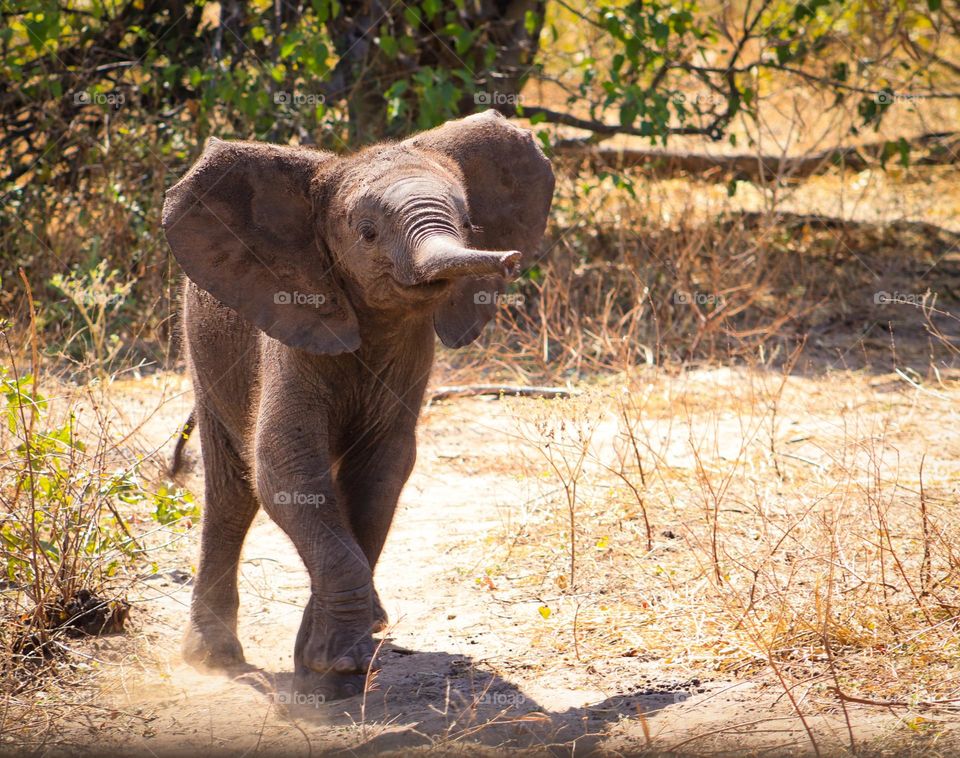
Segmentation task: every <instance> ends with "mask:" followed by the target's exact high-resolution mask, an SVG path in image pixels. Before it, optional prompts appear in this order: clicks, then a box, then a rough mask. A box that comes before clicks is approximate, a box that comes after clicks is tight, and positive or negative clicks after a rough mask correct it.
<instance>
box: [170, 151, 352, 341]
mask: <svg viewBox="0 0 960 758" xmlns="http://www.w3.org/2000/svg"><path fill="white" fill-rule="evenodd" d="M331 160H336V158H335V157H334V156H333V154H331V153H323V152H319V151H315V150H309V149H303V148H291V147H280V146H277V145H267V144H263V143H257V142H223V141H221V140H216V139H212V140H210V142H209V143H208V144H207V147H206V149H205V150H204V152H203V155H202V156H201V157H200V160H198V161H197V163H196V164H195V165H194V166H193V168H192V169H191V170H190V172H189V173H188V174H187V175H186V176H185V177H183V179H181V180H180V181H179V182H178V183H177V184H176V185H175V186H174V187H172V188H171V189H170V190H169V191H168V192H167V198H166V202H165V203H164V205H163V228H164V231H165V232H166V235H167V240H168V242H169V243H170V248H171V249H172V250H173V254H174V256H175V257H176V259H177V261H179V263H180V265H181V267H182V268H183V270H184V272H185V273H186V275H187V276H188V277H189V278H190V279H191V280H192V281H193V282H194V283H195V284H196V285H197V286H199V287H201V288H202V289H205V290H206V291H207V292H209V293H210V294H211V295H213V296H214V297H215V298H217V299H218V300H219V301H220V302H222V303H223V304H224V305H227V306H229V307H231V308H233V309H234V310H235V311H237V313H239V314H240V315H241V316H243V317H244V318H246V319H247V320H248V321H250V322H251V323H253V324H254V325H255V326H257V327H259V328H260V329H262V330H263V331H264V332H266V333H267V334H269V335H270V336H271V337H274V338H276V339H278V340H280V341H281V342H283V343H285V344H287V345H290V346H292V347H297V348H301V349H303V350H307V351H309V352H312V353H327V354H331V355H333V354H336V353H343V352H348V351H353V350H356V349H357V348H358V347H359V346H360V335H359V329H358V326H357V316H356V314H355V313H354V311H353V308H352V306H351V305H350V303H349V302H348V300H347V297H346V295H345V293H344V291H343V290H342V289H341V287H340V285H339V284H338V282H337V279H336V276H335V273H334V271H333V267H332V263H331V258H330V255H329V253H328V252H327V251H326V250H325V248H324V246H323V243H322V242H321V241H320V240H318V239H317V236H316V231H315V229H316V227H315V221H314V209H313V203H312V201H311V193H310V183H311V180H312V179H313V178H314V177H315V176H316V175H317V172H318V171H319V170H320V168H321V167H322V166H323V165H324V164H325V163H326V162H327V161H331Z"/></svg>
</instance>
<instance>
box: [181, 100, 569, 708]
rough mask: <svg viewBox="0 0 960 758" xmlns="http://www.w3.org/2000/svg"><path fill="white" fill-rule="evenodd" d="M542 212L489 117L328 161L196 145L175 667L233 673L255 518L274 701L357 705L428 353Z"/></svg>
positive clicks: (488, 304) (528, 241)
mask: <svg viewBox="0 0 960 758" xmlns="http://www.w3.org/2000/svg"><path fill="white" fill-rule="evenodd" d="M552 193H553V173H552V171H551V169H550V165H549V162H548V161H547V160H546V158H544V156H543V154H542V153H541V152H540V150H539V148H538V147H537V146H536V145H535V143H534V142H533V140H532V137H531V135H530V134H529V133H528V132H527V131H525V130H522V129H518V128H517V127H515V126H513V125H512V124H510V123H509V122H508V121H506V120H505V119H504V118H503V117H502V116H500V115H499V114H496V113H494V112H493V111H488V112H487V113H485V114H481V115H477V116H472V117H469V118H467V119H463V120H461V121H455V122H450V123H447V124H444V125H443V126H441V127H438V128H437V129H434V130H432V131H429V132H425V133H423V134H420V135H418V136H416V137H413V138H411V139H409V140H407V141H405V142H400V143H397V144H392V145H383V146H377V147H373V148H369V149H367V150H364V151H363V152H360V153H358V154H356V155H354V156H352V157H348V158H341V157H337V156H335V155H333V154H331V153H324V152H319V151H313V150H308V149H302V148H300V149H298V148H287V147H278V146H274V145H266V144H261V143H249V142H247V143H244V142H221V141H218V140H211V142H210V144H209V145H208V146H207V148H206V150H205V152H204V154H203V156H202V157H201V158H200V160H199V161H198V162H197V164H196V165H195V166H194V167H193V168H192V169H191V171H190V172H189V173H188V174H187V175H186V176H185V177H184V178H183V179H182V180H181V181H180V182H179V183H178V184H177V185H176V186H175V187H173V188H172V189H171V190H170V191H169V192H168V195H167V200H166V204H165V206H164V217H163V225H164V229H165V231H166V236H167V239H168V241H169V243H170V246H171V249H172V250H173V253H174V255H175V256H176V258H177V260H178V261H179V263H180V265H181V266H182V267H183V270H184V272H185V273H186V275H187V277H188V280H189V281H188V282H187V283H186V285H185V290H184V314H183V316H184V321H183V326H184V338H185V339H184V342H185V344H186V348H187V354H188V361H189V366H190V371H191V374H192V378H193V383H194V389H195V392H196V423H197V428H198V429H199V436H200V441H201V447H202V451H203V463H204V470H205V475H206V492H205V503H204V514H203V525H202V537H201V554H200V563H199V568H198V572H197V577H196V586H195V588H194V592H193V599H192V605H191V609H190V622H189V627H188V630H187V634H186V639H185V641H184V645H183V651H184V656H185V657H186V659H187V660H188V661H189V662H191V663H192V664H194V665H197V666H203V667H209V668H214V669H227V670H229V669H231V668H234V667H236V666H239V665H241V664H243V651H242V649H241V646H240V642H239V640H238V638H237V633H236V628H237V606H238V602H239V599H238V593H237V564H238V560H239V556H240V549H241V546H242V543H243V540H244V536H245V535H246V533H247V530H248V528H249V527H250V523H251V521H252V520H253V517H254V515H255V513H256V511H257V508H258V506H259V505H262V506H263V507H264V508H265V509H266V511H267V512H268V514H269V515H270V516H271V518H273V520H274V521H275V522H276V523H277V524H278V525H279V526H280V527H281V528H282V529H283V530H284V531H285V532H286V533H287V535H288V536H289V537H290V539H291V541H292V542H293V544H294V545H295V546H296V549H297V551H298V552H299V554H300V557H301V559H302V560H303V562H304V564H305V566H306V568H307V571H308V573H309V576H310V588H311V595H310V600H309V602H308V604H307V607H306V609H305V610H304V614H303V621H302V624H301V626H300V631H299V634H298V635H297V640H296V645H295V648H294V665H295V672H294V676H295V679H294V681H295V688H296V690H297V691H299V692H305V693H312V694H322V695H323V696H324V697H327V698H333V697H342V696H349V695H352V694H356V693H359V692H360V691H361V689H362V686H363V681H364V676H365V673H366V672H367V670H368V668H369V666H370V664H371V658H372V655H373V651H374V643H373V639H372V637H371V633H372V632H373V631H376V630H379V629H382V628H383V627H384V625H385V624H386V614H385V613H384V611H383V608H382V606H381V605H380V601H379V598H378V597H377V594H376V591H375V590H374V587H373V571H374V568H375V567H376V564H377V559H378V558H379V556H380V551H381V549H382V547H383V544H384V540H385V539H386V536H387V531H388V529H389V527H390V522H391V520H392V518H393V513H394V509H395V507H396V504H397V498H398V497H399V494H400V490H401V488H402V487H403V485H404V482H406V480H407V477H408V476H409V475H410V472H411V469H412V468H413V464H414V459H415V457H416V441H415V426H416V421H417V416H418V414H419V409H420V404H421V401H422V399H423V393H424V388H425V386H426V382H427V377H428V374H429V372H430V367H431V363H432V360H433V346H434V334H437V335H439V336H440V338H441V340H442V341H443V342H444V343H445V344H447V345H450V346H453V347H460V346H462V345H465V344H468V343H469V342H471V341H472V340H474V339H475V338H476V337H477V336H478V335H479V333H480V331H481V330H482V329H483V326H484V324H485V323H486V322H487V321H488V320H489V319H490V317H491V316H492V315H493V313H494V311H495V308H496V305H495V303H493V302H492V301H493V300H494V299H495V293H497V292H499V291H502V289H503V287H504V284H505V280H506V279H507V278H509V277H510V276H513V275H515V273H516V272H517V271H518V270H519V267H520V265H521V263H522V260H523V259H524V258H525V259H526V260H527V261H531V260H532V257H533V255H534V254H535V253H536V250H537V247H538V245H539V243H540V239H541V236H542V234H543V229H544V225H545V222H546V215H547V211H548V209H549V206H550V198H551V195H552ZM478 293H479V294H478Z"/></svg>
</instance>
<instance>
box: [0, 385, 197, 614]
mask: <svg viewBox="0 0 960 758" xmlns="http://www.w3.org/2000/svg"><path fill="white" fill-rule="evenodd" d="M0 392H2V395H3V402H4V406H3V414H4V418H5V421H6V425H5V431H6V432H7V434H4V436H3V439H4V442H5V448H6V449H5V458H6V460H5V465H4V466H3V472H4V474H3V476H2V478H0V504H2V506H3V518H2V521H0V572H2V574H3V576H4V578H5V580H6V581H7V582H9V584H10V586H11V587H12V588H14V589H15V590H17V591H19V592H22V593H24V594H25V595H26V596H27V597H28V598H29V599H30V601H31V603H32V605H33V608H34V609H37V608H41V607H49V605H50V604H51V603H60V604H61V605H62V604H63V603H65V602H68V601H69V600H70V599H71V598H73V597H74V596H75V595H76V593H77V592H78V591H79V590H81V589H87V590H98V589H99V588H100V586H101V585H102V584H103V583H104V582H106V581H108V580H109V579H110V578H112V577H114V575H116V574H117V572H118V571H119V570H120V569H121V568H122V567H123V566H124V565H125V564H126V563H127V562H129V561H130V560H131V559H132V558H133V557H134V556H135V555H137V554H138V553H139V551H140V549H141V546H140V545H139V543H138V542H137V540H136V539H135V538H134V537H133V535H132V534H131V533H130V531H129V529H128V526H127V524H126V522H125V520H124V519H123V518H122V516H121V514H120V511H119V506H120V504H126V505H132V506H140V505H141V504H150V505H152V506H153V508H154V514H153V515H154V518H155V519H156V520H157V521H158V522H160V523H161V524H170V523H173V522H174V521H177V520H179V519H185V518H189V517H196V515H197V510H196V504H195V502H194V498H193V496H192V495H191V494H190V493H189V492H186V491H185V490H182V489H168V488H164V487H160V488H159V489H157V490H155V491H152V490H151V489H149V488H147V487H146V486H145V485H144V484H143V482H142V481H141V480H140V477H139V473H138V465H136V464H135V465H132V466H129V467H126V468H124V467H119V468H111V467H110V466H108V464H107V460H108V455H107V453H108V451H107V449H106V446H105V445H106V443H105V441H104V439H103V437H102V436H101V438H100V439H99V440H98V442H97V444H96V445H94V446H92V447H89V446H88V445H87V444H86V443H85V442H84V441H83V440H82V439H81V438H80V434H79V428H78V426H79V425H78V421H77V418H76V416H75V415H74V414H73V413H72V412H71V413H69V414H68V415H67V417H66V419H65V420H64V421H62V422H60V423H53V424H51V423H49V422H48V411H49V408H48V400H47V399H46V398H45V397H43V396H42V395H40V394H38V393H37V392H36V391H35V389H34V388H33V377H32V376H29V375H27V376H21V377H19V378H18V377H16V375H15V374H14V373H13V372H12V371H11V370H9V369H7V368H4V367H0ZM14 600H15V597H14V596H12V595H8V596H6V597H5V601H4V602H5V603H10V602H13V601H14ZM21 610H23V608H22V607H21ZM27 611H28V612H29V611H30V609H29V608H28V609H27Z"/></svg>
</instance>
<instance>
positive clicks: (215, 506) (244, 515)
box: [183, 403, 257, 669]
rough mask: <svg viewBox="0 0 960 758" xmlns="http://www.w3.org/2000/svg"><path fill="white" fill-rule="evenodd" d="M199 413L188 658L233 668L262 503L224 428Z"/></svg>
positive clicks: (240, 652)
mask: <svg viewBox="0 0 960 758" xmlns="http://www.w3.org/2000/svg"><path fill="white" fill-rule="evenodd" d="M197 413H198V418H197V421H198V426H199V429H200V444H201V448H202V450H203V469H204V476H205V481H204V493H205V494H204V504H203V518H202V526H201V537H200V563H199V566H198V568H197V577H196V584H195V586H194V589H193V597H192V599H191V604H190V624H189V626H188V628H187V634H186V637H185V639H184V641H183V657H184V659H186V661H187V662H188V663H190V664H192V665H194V666H198V667H204V668H212V669H229V668H233V667H236V666H239V665H241V664H243V662H244V659H243V648H242V647H241V646H240V641H239V640H238V639H237V609H238V607H239V605H240V596H239V592H238V589H237V569H238V565H239V562H240V551H241V549H242V547H243V540H244V537H245V536H246V534H247V530H248V529H249V528H250V523H251V522H252V521H253V517H254V516H255V515H256V512H257V500H256V498H255V497H254V495H253V492H252V490H251V489H250V482H249V478H248V472H247V468H246V466H245V465H244V464H243V462H242V460H241V459H240V456H239V455H238V454H237V452H236V450H235V448H234V445H233V444H232V443H231V441H230V438H229V436H228V434H227V432H226V430H225V429H224V428H223V426H222V424H220V422H219V421H217V419H216V418H215V417H214V416H213V415H212V414H211V412H210V411H209V409H205V408H204V407H203V405H202V403H198V404H197Z"/></svg>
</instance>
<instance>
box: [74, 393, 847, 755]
mask: <svg viewBox="0 0 960 758" xmlns="http://www.w3.org/2000/svg"><path fill="white" fill-rule="evenodd" d="M158 381H167V382H169V385H168V386H167V387H166V388H165V394H166V395H167V396H170V395H171V394H174V395H175V394H176V392H177V391H178V390H184V389H186V385H184V383H183V380H182V379H181V378H179V377H167V378H166V379H165V380H164V379H157V378H154V379H151V380H149V381H148V380H141V381H140V382H131V383H129V386H126V387H122V388H120V389H119V390H118V397H120V398H121V400H120V402H119V405H120V407H122V408H123V409H124V415H125V416H126V423H129V424H134V425H142V431H141V439H140V440H139V443H140V445H141V446H142V448H143V449H144V450H150V449H154V448H156V447H162V446H164V445H165V444H166V441H167V440H168V439H169V437H170V434H171V430H175V429H176V427H177V424H178V423H179V421H181V420H182V418H184V417H185V415H186V411H187V410H188V408H189V406H190V398H189V393H188V392H185V393H184V394H182V395H181V396H179V397H175V399H173V400H171V401H168V402H165V403H164V404H163V405H162V406H161V408H160V410H159V411H156V410H155V409H156V396H157V382H158ZM171 387H172V390H171ZM523 402H536V401H523V400H519V399H518V400H504V401H496V400H485V399H460V400H455V401H451V402H449V403H445V404H441V405H438V406H434V407H431V408H428V409H426V411H425V413H424V417H423V420H422V424H421V430H420V447H419V458H418V463H417V466H416V469H415V472H414V474H413V476H412V478H411V480H410V482H409V483H408V485H407V487H406V489H405V490H404V493H403V496H402V498H401V505H400V509H399V512H398V514H397V517H396V519H395V522H394V527H393V530H392V532H391V534H390V538H389V540H388V543H387V546H386V549H385V551H384V554H383V557H382V559H381V563H380V565H379V566H378V568H377V576H376V580H377V585H378V588H379V591H380V595H381V597H382V598H383V601H384V603H385V605H386V608H387V610H388V612H389V613H390V616H391V620H392V622H393V626H392V628H391V629H390V630H389V632H388V633H387V635H386V638H387V641H386V642H385V643H384V645H383V647H382V649H381V652H380V656H379V662H380V665H381V671H380V673H379V674H378V676H377V679H376V684H375V687H374V688H373V689H372V690H371V691H370V692H369V693H368V695H367V696H366V698H365V699H361V698H353V699H350V700H343V701H336V702H331V703H325V704H315V703H290V702H289V700H290V697H289V686H290V672H291V669H292V652H293V642H294V638H295V636H296V631H297V628H298V626H299V623H300V615H301V609H302V607H303V603H304V601H305V600H306V597H307V590H306V587H307V582H306V575H305V572H304V571H303V569H302V567H301V564H300V561H299V559H298V557H297V556H296V554H295V552H294V550H293V548H292V546H291V544H290V543H289V541H288V540H287V538H286V536H285V535H283V534H282V533H281V532H280V531H279V529H277V528H276V527H275V526H274V525H273V524H272V522H270V521H269V519H268V518H267V517H266V516H265V515H264V514H263V513H261V514H260V515H259V516H258V517H257V520H256V522H255V524H254V527H253V529H252V530H251V533H250V535H249V537H248V540H247V543H246V547H245V550H244V555H243V561H242V565H241V583H240V590H241V607H240V630H239V634H240V639H241V641H242V643H243V645H244V649H245V652H246V656H247V660H248V662H249V663H251V664H253V665H254V666H256V667H257V669H258V670H257V671H256V672H254V673H251V674H248V675H245V676H243V677H241V678H240V679H237V680H233V681H231V680H230V679H228V678H226V677H219V676H209V675H203V674H200V673H197V672H195V671H194V670H193V669H191V668H190V667H188V666H186V665H185V664H184V663H183V662H182V661H181V660H180V657H179V642H180V636H181V631H182V628H183V623H184V619H185V614H186V609H187V607H188V604H189V597H190V591H191V586H190V585H191V580H190V578H189V577H190V572H191V570H192V568H191V567H192V565H193V564H194V562H195V557H196V545H197V539H198V537H199V530H198V529H192V530H189V531H188V532H187V534H186V535H185V536H184V537H183V538H182V539H180V540H178V541H176V542H175V543H174V544H173V545H172V546H171V547H169V548H167V549H166V550H165V551H161V553H160V554H159V556H158V559H157V560H158V564H159V566H158V571H159V575H158V576H156V577H153V578H151V579H149V580H146V581H144V582H142V583H141V584H140V585H139V586H138V589H137V591H136V594H135V595H134V596H133V597H132V600H133V601H134V613H133V616H132V626H133V628H134V634H133V635H130V636H125V637H120V638H114V639H112V640H102V641H100V642H98V643H96V644H97V649H98V650H100V651H103V650H107V649H109V650H112V651H113V655H114V657H115V658H116V659H117V660H118V661H119V663H118V664H115V665H114V666H113V667H112V668H111V669H110V673H109V674H108V675H106V676H105V677H104V680H103V681H104V684H103V698H104V703H105V711H108V712H111V711H119V712H120V713H122V714H124V717H123V718H117V717H116V716H111V717H110V719H109V720H105V721H104V722H103V723H100V724H98V725H97V726H96V734H97V737H96V743H95V744H89V742H88V740H84V739H82V738H80V739H78V740H77V741H78V742H79V743H80V744H83V745H84V746H85V747H86V748H87V750H89V751H91V752H102V751H109V752H122V753H125V754H136V755H169V754H183V755H191V756H192V755H198V754H211V753H214V754H219V753H224V754H232V755H245V754H257V753H265V754H275V753H283V754H289V753H294V754H301V755H309V754H314V753H324V752H327V751H330V750H334V749H338V750H344V751H345V752H348V753H350V754H354V753H356V754H361V753H370V752H381V751H384V750H388V749H391V748H393V749H402V750H403V751H404V752H407V751H409V750H410V749H414V748H417V747H420V748H421V749H430V750H433V751H438V752H442V753H447V752H460V751H462V750H467V751H468V752H470V753H474V752H477V751H478V750H480V749H481V748H487V749H490V750H495V751H498V752H499V751H501V750H503V749H505V748H508V747H512V748H527V749H533V750H535V751H537V752H541V751H545V752H550V753H551V754H557V753H559V754H565V755H566V754H578V755H579V754H586V753H588V752H590V751H591V749H595V748H597V747H603V748H607V749H610V750H617V751H623V752H634V751H636V750H641V749H643V748H644V747H645V746H648V745H650V744H653V745H656V747H657V748H658V749H663V748H667V747H670V746H671V745H678V744H680V743H683V741H684V740H685V739H688V738H689V737H691V736H693V735H697V734H701V733H705V732H707V733H708V732H711V731H714V730H718V734H717V736H716V737H708V738H706V739H704V740H698V741H697V742H696V747H697V749H700V750H702V749H710V750H715V749H718V748H719V749H721V750H722V749H724V748H726V749H730V750H732V751H734V752H740V751H742V750H744V749H746V748H747V747H749V748H750V749H751V750H757V751H762V750H763V749H765V748H766V749H770V748H774V749H775V750H776V749H777V746H781V748H784V747H785V746H788V745H789V746H791V747H790V752H798V753H806V752H808V743H807V742H806V741H805V739H804V737H803V732H802V731H801V728H800V725H799V724H798V723H797V722H796V720H795V719H792V718H790V715H791V712H790V710H789V706H788V704H787V703H786V702H784V700H783V698H780V699H779V700H777V694H778V693H777V692H769V691H761V688H759V687H757V686H756V685H755V684H752V683H750V682H718V681H716V680H714V681H712V682H710V683H704V684H703V686H697V687H695V688H691V686H690V681H691V680H686V681H682V682H681V681H662V680H661V679H660V677H659V676H658V670H657V665H656V662H655V661H653V662H650V661H644V660H643V659H642V657H625V658H618V659H615V660H610V661H606V662H604V664H603V665H602V666H599V665H597V664H595V663H594V664H589V665H578V666H571V665H569V663H568V662H567V661H563V662H560V661H555V660H551V659H550V657H549V656H545V654H544V652H543V648H542V646H541V647H540V648H539V649H538V648H536V647H535V646H534V645H532V644H531V639H530V637H529V633H528V632H525V631H524V630H525V629H529V623H527V624H526V625H520V624H519V623H518V620H519V619H521V618H522V619H524V620H526V621H527V622H528V620H529V619H530V618H531V617H532V615H533V614H536V612H537V611H536V607H537V604H536V603H532V604H531V603H530V602H527V601H522V602H520V601H511V599H510V597H508V596H507V595H506V594H505V593H498V592H497V591H491V590H490V588H483V587H482V586H480V585H479V583H478V581H477V577H478V576H481V575H482V574H483V567H484V566H485V565H486V562H485V558H486V554H485V550H484V544H485V543H484V540H483V539H482V538H483V536H484V535H486V534H488V533H491V532H495V531H497V530H499V529H502V527H503V525H504V524H511V523H515V522H516V521H517V520H519V519H522V518H523V512H524V508H525V507H526V505H527V504H528V503H529V502H530V499H531V497H532V494H531V492H529V491H527V490H528V488H529V485H525V484H524V483H523V480H522V479H520V478H517V477H514V476H512V475H511V471H512V470H513V466H512V463H513V461H514V460H515V458H516V456H517V455H518V449H517V447H518V446H517V442H516V440H515V438H514V431H515V422H514V414H515V413H516V412H517V409H518V407H519V406H518V405H517V404H518V403H523ZM198 448H199V445H198V444H197V442H196V440H194V441H192V442H191V445H190V454H191V458H192V460H193V467H192V470H191V472H190V474H189V476H188V479H187V481H186V483H187V484H188V486H189V487H190V488H191V489H192V490H193V491H194V492H196V493H197V494H198V495H199V494H200V493H202V491H203V486H202V463H201V462H200V460H199V450H198ZM167 450H169V445H168V444H167ZM696 674H697V672H691V677H693V676H695V675H696ZM692 681H694V682H696V681H697V680H695V679H693V680H692ZM697 690H699V691H697ZM780 694H782V693H780ZM640 714H642V718H640V717H639V715H640ZM733 723H747V724H751V725H750V726H746V727H744V728H742V729H738V730H737V736H736V738H734V739H732V740H731V739H729V738H726V737H724V736H723V732H722V730H723V729H724V728H726V727H729V726H730V725H731V724H733ZM840 727H841V725H840V723H839V722H824V723H822V724H821V725H820V728H821V729H822V730H823V732H824V733H825V734H827V735H829V734H831V733H832V734H836V735H837V739H838V741H841V742H842V740H843V734H842V733H840V732H839V730H840ZM88 739H89V737H88ZM651 740H652V743H651V742H650V741H651ZM690 747H693V746H692V745H691V746H690Z"/></svg>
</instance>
